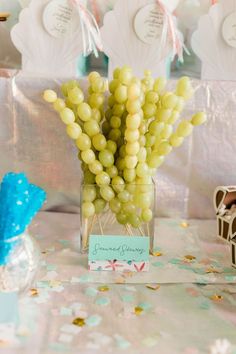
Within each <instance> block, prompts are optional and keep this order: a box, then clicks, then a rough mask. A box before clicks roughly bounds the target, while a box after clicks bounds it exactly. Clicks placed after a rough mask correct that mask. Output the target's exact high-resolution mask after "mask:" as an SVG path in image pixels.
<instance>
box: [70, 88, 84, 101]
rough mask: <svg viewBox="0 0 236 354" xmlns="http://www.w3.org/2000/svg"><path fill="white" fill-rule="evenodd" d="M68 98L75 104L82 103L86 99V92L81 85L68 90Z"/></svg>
mask: <svg viewBox="0 0 236 354" xmlns="http://www.w3.org/2000/svg"><path fill="white" fill-rule="evenodd" d="M68 98H69V100H70V101H71V103H73V104H80V103H82V102H83V100H84V94H83V92H82V90H81V89H80V88H79V87H74V88H73V89H71V90H70V91H68Z"/></svg>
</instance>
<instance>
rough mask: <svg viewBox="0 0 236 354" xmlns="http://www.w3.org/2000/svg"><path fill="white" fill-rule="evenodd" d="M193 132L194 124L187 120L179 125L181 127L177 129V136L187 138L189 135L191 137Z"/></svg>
mask: <svg viewBox="0 0 236 354" xmlns="http://www.w3.org/2000/svg"><path fill="white" fill-rule="evenodd" d="M192 131H193V126H192V124H191V123H190V122H189V121H187V120H183V121H182V122H180V123H179V126H178V127H177V131H176V132H177V135H178V136H180V137H181V136H182V137H186V136H188V135H190V134H191V133H192Z"/></svg>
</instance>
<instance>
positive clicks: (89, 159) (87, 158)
mask: <svg viewBox="0 0 236 354" xmlns="http://www.w3.org/2000/svg"><path fill="white" fill-rule="evenodd" d="M81 158H82V160H83V161H84V162H85V163H86V164H88V165H89V164H91V163H93V162H94V161H95V160H96V156H95V154H94V152H93V150H91V149H88V150H85V151H82V153H81Z"/></svg>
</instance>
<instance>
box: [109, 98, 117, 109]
mask: <svg viewBox="0 0 236 354" xmlns="http://www.w3.org/2000/svg"><path fill="white" fill-rule="evenodd" d="M107 103H108V106H109V107H110V108H112V107H113V106H114V105H115V104H116V100H115V97H114V96H113V95H111V96H110V97H109V98H108V100H107Z"/></svg>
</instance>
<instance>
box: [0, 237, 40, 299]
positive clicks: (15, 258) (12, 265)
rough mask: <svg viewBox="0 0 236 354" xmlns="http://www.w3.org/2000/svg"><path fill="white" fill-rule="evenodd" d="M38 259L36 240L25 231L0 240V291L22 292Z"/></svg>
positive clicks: (26, 287)
mask: <svg viewBox="0 0 236 354" xmlns="http://www.w3.org/2000/svg"><path fill="white" fill-rule="evenodd" d="M39 260H40V249H39V247H38V245H37V243H36V241H35V240H34V239H33V238H32V237H31V236H30V235H29V234H28V233H27V232H25V233H24V234H22V235H19V236H16V237H12V238H10V239H7V240H1V241H0V292H24V291H26V290H27V289H28V288H29V287H30V285H31V283H32V282H33V280H34V278H35V275H36V272H37V269H38V265H39Z"/></svg>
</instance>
